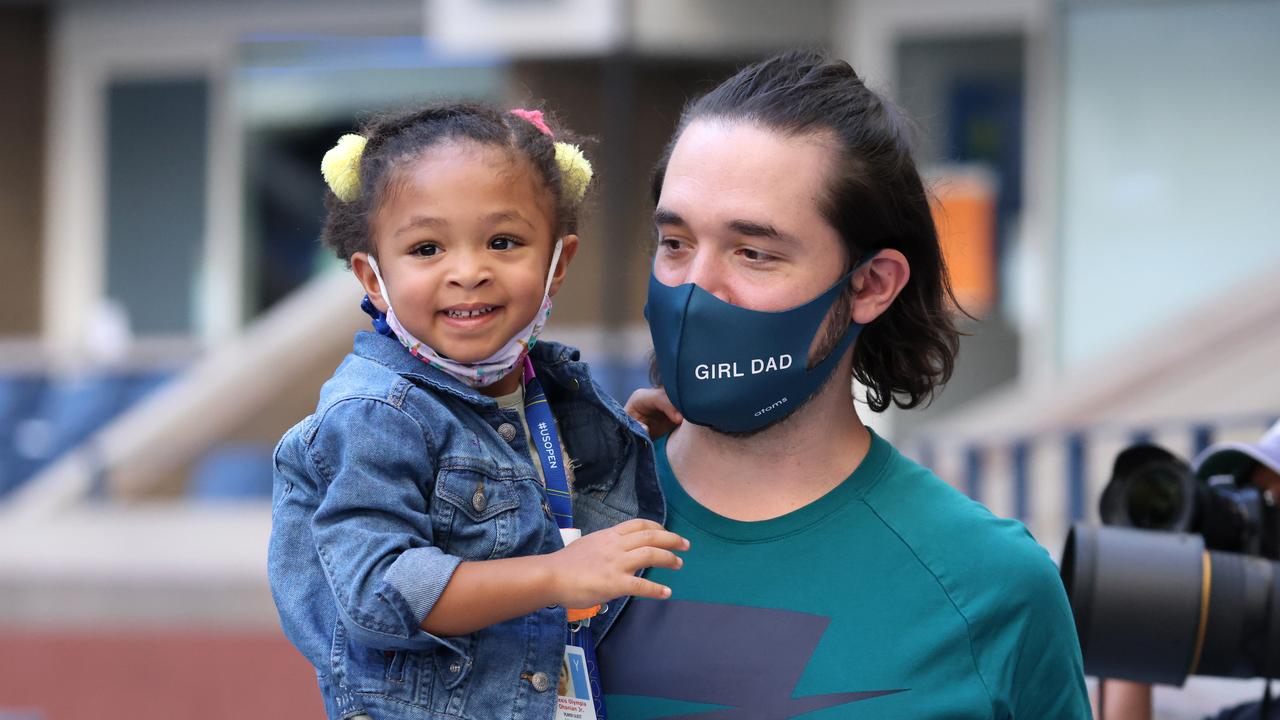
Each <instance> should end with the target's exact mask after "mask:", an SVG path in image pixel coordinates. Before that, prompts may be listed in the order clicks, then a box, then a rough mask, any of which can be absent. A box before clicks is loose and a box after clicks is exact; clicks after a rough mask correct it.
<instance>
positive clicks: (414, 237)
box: [351, 140, 578, 362]
mask: <svg viewBox="0 0 1280 720" xmlns="http://www.w3.org/2000/svg"><path fill="white" fill-rule="evenodd" d="M552 203H553V200H552V198H551V196H550V194H549V193H547V192H546V190H545V189H544V188H543V187H542V185H541V181H540V179H539V177H538V175H537V171H536V170H535V169H534V168H533V167H532V166H531V165H530V164H529V163H528V161H527V160H525V159H523V158H520V157H518V156H515V155H514V154H513V153H511V152H510V151H509V150H506V149H504V148H498V147H494V146H490V145H483V144H480V143H475V142H471V141H466V140H460V141H449V142H445V143H442V144H439V145H436V146H433V147H431V148H428V149H427V150H426V151H425V152H423V153H422V154H421V155H420V156H419V157H418V158H416V159H414V160H412V161H410V162H409V163H408V164H407V165H406V166H405V167H404V168H402V169H400V170H399V171H398V172H397V173H396V176H394V177H392V178H391V183H390V185H389V187H388V189H387V191H386V196H385V197H384V199H383V201H382V204H381V206H380V207H378V208H377V210H376V211H375V213H374V216H373V218H372V219H371V222H370V228H371V230H372V233H373V238H372V240H373V247H374V249H375V250H376V252H377V260H378V268H379V270H380V271H381V273H382V279H383V281H384V282H385V283H386V287H387V293H388V294H389V295H390V296H391V297H390V300H391V304H392V305H393V306H394V307H395V309H396V315H397V316H398V317H399V318H400V322H401V323H403V324H404V326H405V329H407V330H408V331H409V332H410V333H411V334H413V335H414V336H415V337H417V338H418V339H419V340H421V341H423V342H424V343H426V344H428V345H430V346H431V347H432V349H434V350H435V351H436V352H438V353H440V354H442V355H444V356H446V357H448V358H451V359H453V360H457V361H459V362H476V361H480V360H484V359H486V358H488V357H489V356H491V355H493V354H494V353H495V352H497V351H498V350H499V349H500V348H501V347H502V346H503V345H505V344H506V343H507V341H508V340H510V339H511V338H512V337H514V336H515V335H516V334H517V333H519V332H520V331H521V330H523V329H524V328H525V326H527V325H528V324H529V323H530V322H531V321H532V320H533V317H534V314H535V313H537V312H538V310H539V308H540V307H541V305H542V293H543V289H544V288H545V287H546V282H547V272H548V269H549V266H550V264H551V254H552V249H553V248H554V246H555V240H556V238H555V230H556V229H555V227H554V209H553V205H552ZM577 243H578V238H577V237H576V236H572V235H570V236H566V237H565V238H563V248H562V250H561V254H560V260H559V263H558V264H557V267H556V269H555V274H554V277H553V278H552V282H551V294H552V295H554V294H555V293H556V291H557V290H558V289H559V287H560V283H561V282H562V280H563V279H564V272H565V269H566V268H567V267H568V265H569V262H570V261H571V260H572V259H573V255H574V252H575V251H576V250H577ZM351 265H352V269H353V270H354V271H355V273H356V276H357V277H359V278H360V281H361V283H362V284H363V285H364V288H365V291H366V292H367V293H368V294H369V298H370V299H371V300H372V301H373V304H374V305H375V306H377V307H378V309H379V310H382V311H383V312H386V309H387V303H386V298H383V297H382V296H381V294H380V292H379V289H378V281H377V279H376V278H375V276H374V274H373V270H372V268H371V266H370V265H369V262H368V256H367V254H365V253H355V254H354V255H353V256H352V258H351Z"/></svg>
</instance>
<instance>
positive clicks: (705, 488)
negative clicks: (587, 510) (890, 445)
mask: <svg viewBox="0 0 1280 720" xmlns="http://www.w3.org/2000/svg"><path fill="white" fill-rule="evenodd" d="M842 370H843V372H842ZM834 375H835V378H833V379H832V381H830V382H828V383H827V384H826V386H824V387H823V388H822V390H821V391H819V393H818V395H817V396H816V397H814V398H813V399H812V400H810V401H809V402H808V403H806V404H805V405H804V407H802V408H800V409H799V410H797V411H796V413H795V414H794V415H793V416H792V417H790V418H788V419H787V420H786V421H784V422H781V423H778V424H777V425H775V426H774V427H772V428H769V429H768V430H765V431H763V432H760V433H757V434H755V435H752V436H750V437H745V438H738V437H733V436H730V435H724V434H722V433H717V432H715V431H714V430H711V429H710V428H707V427H705V426H701V425H693V424H690V423H685V424H684V425H681V426H680V427H678V428H676V430H675V431H673V432H672V434H671V437H670V439H669V440H668V441H667V458H668V459H669V460H670V462H671V468H672V470H673V471H674V472H675V475H676V477H677V478H678V479H679V482H680V485H681V487H683V488H684V489H685V491H686V492H688V493H689V494H690V495H691V496H692V497H693V498H694V499H695V500H697V501H698V502H699V503H701V504H702V505H703V506H705V507H707V508H708V509H710V510H712V511H713V512H716V513H718V514H720V515H724V516H725V517H729V518H733V519H735V520H766V519H769V518H774V517H778V516H780V515H785V514H787V513H789V512H791V511H793V510H796V509H799V508H801V507H803V506H805V505H808V504H809V503H811V502H813V501H814V500H817V499H818V498H820V497H822V496H823V495H825V494H826V493H828V492H830V491H831V490H832V489H833V488H835V487H836V486H837V485H839V484H840V483H841V482H843V481H844V480H845V478H847V477H848V476H849V475H850V474H851V473H852V472H853V471H854V469H856V468H857V467H858V464H859V463H861V462H862V459H863V458H864V457H865V456H866V454H867V450H868V449H869V448H870V446H871V434H870V432H869V431H868V430H867V428H866V427H864V426H863V424H862V421H861V420H860V419H859V418H858V411H857V408H856V407H854V404H853V398H852V394H851V393H850V391H849V386H848V385H847V384H846V382H847V380H846V381H844V382H842V381H840V380H839V379H838V378H848V377H849V373H848V368H847V367H844V368H840V367H838V368H837V369H836V371H835V374H834Z"/></svg>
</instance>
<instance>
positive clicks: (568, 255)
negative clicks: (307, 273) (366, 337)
mask: <svg viewBox="0 0 1280 720" xmlns="http://www.w3.org/2000/svg"><path fill="white" fill-rule="evenodd" d="M576 254H578V236H577V235H565V236H564V237H562V238H560V259H559V260H558V261H557V262H556V269H555V271H554V272H553V273H552V274H551V289H550V291H549V292H548V294H549V295H555V294H556V293H557V292H559V291H560V284H561V283H563V282H564V275H565V273H566V272H567V271H568V270H569V263H571V262H573V256H574V255H576ZM370 297H372V296H370Z"/></svg>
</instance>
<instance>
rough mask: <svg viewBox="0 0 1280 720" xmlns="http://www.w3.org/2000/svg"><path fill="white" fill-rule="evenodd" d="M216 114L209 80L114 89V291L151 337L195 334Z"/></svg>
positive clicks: (110, 188) (110, 214)
mask: <svg viewBox="0 0 1280 720" xmlns="http://www.w3.org/2000/svg"><path fill="white" fill-rule="evenodd" d="M208 117H209V83H208V80H206V79H205V78H188V79H164V80H116V81H113V82H111V83H110V84H109V85H108V87H107V177H106V181H107V188H106V196H107V248H106V258H107V294H108V295H109V296H110V297H111V298H113V299H114V300H116V301H118V302H119V303H120V304H121V305H123V307H124V308H125V309H126V311H127V312H128V314H129V320H130V323H131V325H132V328H133V330H134V331H135V332H136V333H138V334H141V335H175V334H178V335H180V334H189V333H191V332H192V330H193V326H194V311H193V308H194V301H195V288H196V279H197V275H196V273H197V271H198V269H199V267H200V259H201V256H202V254H203V248H204V234H205V195H206V175H207V143H208V131H209V120H208Z"/></svg>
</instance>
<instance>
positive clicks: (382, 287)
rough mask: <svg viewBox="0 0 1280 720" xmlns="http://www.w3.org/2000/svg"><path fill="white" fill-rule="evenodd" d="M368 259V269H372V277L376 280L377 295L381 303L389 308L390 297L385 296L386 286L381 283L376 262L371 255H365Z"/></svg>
mask: <svg viewBox="0 0 1280 720" xmlns="http://www.w3.org/2000/svg"><path fill="white" fill-rule="evenodd" d="M366 257H368V258H369V267H371V268H373V276H374V277H375V278H377V279H378V293H379V294H380V295H382V302H384V303H386V304H387V307H391V296H390V295H388V294H387V286H386V284H385V283H383V282H382V273H380V272H378V260H377V258H375V257H374V256H373V255H367V256H366Z"/></svg>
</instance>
